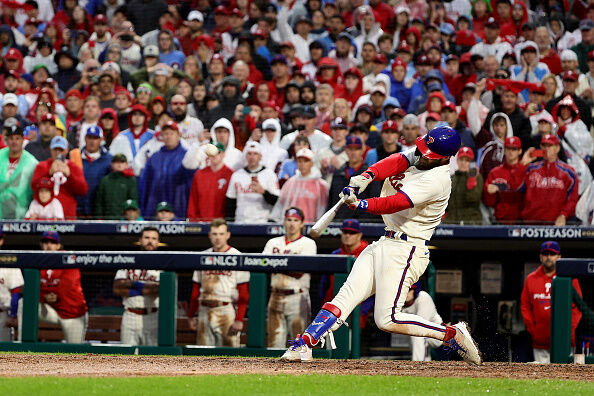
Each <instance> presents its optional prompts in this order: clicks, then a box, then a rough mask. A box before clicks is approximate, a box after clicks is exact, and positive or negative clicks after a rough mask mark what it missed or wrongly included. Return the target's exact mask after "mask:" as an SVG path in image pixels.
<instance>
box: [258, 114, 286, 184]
mask: <svg viewBox="0 0 594 396" xmlns="http://www.w3.org/2000/svg"><path fill="white" fill-rule="evenodd" d="M264 123H266V124H271V125H272V126H274V128H275V130H276V132H275V133H274V138H273V139H272V142H269V141H268V139H267V138H266V134H265V133H264V132H263V133H262V135H263V136H262V138H261V139H260V148H261V149H262V161H261V163H262V165H264V166H265V167H266V168H268V169H271V170H272V171H273V172H276V169H277V166H278V165H279V164H281V163H282V162H283V161H284V160H286V159H287V158H288V157H289V153H287V150H284V149H282V148H281V147H280V146H279V143H280V139H281V125H280V122H279V121H278V120H276V119H272V118H270V119H267V120H264V122H263V123H262V126H263V127H264ZM266 126H267V127H269V126H268V125H266ZM250 140H251V139H250Z"/></svg>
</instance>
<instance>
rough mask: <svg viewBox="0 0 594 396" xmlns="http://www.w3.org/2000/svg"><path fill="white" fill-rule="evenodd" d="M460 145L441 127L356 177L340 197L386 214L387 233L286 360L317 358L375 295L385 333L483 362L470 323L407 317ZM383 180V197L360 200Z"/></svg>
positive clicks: (357, 264) (361, 208)
mask: <svg viewBox="0 0 594 396" xmlns="http://www.w3.org/2000/svg"><path fill="white" fill-rule="evenodd" d="M459 148H460V136H459V135H458V133H457V132H456V131H455V130H454V129H453V128H450V127H448V126H439V127H436V128H434V129H433V130H431V131H430V132H429V133H428V134H427V135H425V136H423V137H419V138H417V140H416V149H411V150H408V151H406V152H403V153H398V154H393V155H391V156H389V157H387V158H385V159H384V160H382V161H380V162H378V163H376V164H375V165H373V166H371V167H370V168H369V169H368V170H367V171H365V172H364V173H363V174H361V175H359V176H355V177H352V178H351V179H350V182H349V186H348V187H347V188H345V189H344V190H343V192H342V193H341V196H346V200H345V203H347V204H348V205H349V207H350V208H351V209H354V210H359V211H365V212H370V213H374V214H379V215H382V218H383V220H384V223H385V224H386V231H385V234H384V236H383V237H382V238H380V240H379V241H377V242H374V243H373V244H371V245H370V246H368V247H367V248H366V249H365V250H364V251H363V252H362V253H361V255H360V256H359V257H358V258H357V260H356V261H355V264H354V266H353V269H352V271H351V273H350V274H349V276H348V278H347V281H346V282H345V284H344V285H343V286H342V288H341V289H340V291H339V292H338V294H337V295H336V297H334V299H333V300H332V301H331V302H329V303H326V304H324V305H323V306H322V309H321V310H320V312H319V313H318V315H317V316H316V318H315V319H314V321H313V322H312V323H311V324H310V325H309V327H308V328H307V329H306V330H305V332H304V333H303V334H302V335H297V338H296V339H295V340H294V341H292V346H291V347H290V348H289V349H288V350H287V352H285V354H284V355H283V357H282V359H283V360H302V361H310V360H312V354H311V347H313V346H315V345H317V344H318V343H319V341H320V340H321V339H323V337H324V336H325V335H327V334H330V335H331V332H332V331H334V330H336V329H338V328H339V327H340V325H341V324H342V323H344V321H345V320H346V318H347V317H348V316H349V315H350V314H351V312H352V310H353V309H354V307H355V306H356V305H357V304H359V303H360V302H361V301H364V300H365V299H367V298H368V297H369V296H371V295H373V294H375V310H374V318H375V322H376V324H377V326H378V328H379V329H381V330H383V331H386V332H391V333H399V334H406V335H411V336H417V337H428V338H434V339H436V340H440V341H443V343H444V345H445V346H446V347H449V348H451V349H453V350H456V351H457V352H458V354H460V356H462V358H464V360H465V361H467V362H470V363H474V364H477V365H478V364H481V357H480V352H479V350H478V348H477V346H476V344H475V343H474V341H473V339H472V337H471V336H470V331H469V329H468V326H467V325H466V323H464V322H460V323H458V324H456V325H455V326H444V325H441V324H436V323H433V322H431V321H429V320H426V319H424V318H422V317H420V316H418V315H414V314H407V313H404V312H402V308H403V306H404V302H405V301H406V297H407V294H408V290H409V288H410V287H411V285H412V284H413V283H415V282H416V281H417V280H418V279H419V277H420V276H421V275H422V274H423V272H425V269H426V268H427V265H428V264H429V249H428V244H429V240H430V239H431V236H432V235H433V231H434V230H435V227H437V225H438V224H439V223H440V221H441V218H442V216H443V215H444V213H445V209H446V207H447V204H448V199H449V196H450V192H451V180H450V175H449V161H450V157H451V156H453V155H455V154H456V153H457V152H458V149H459ZM384 179H385V182H384V185H383V188H382V191H381V194H380V197H378V198H370V199H363V200H360V199H359V198H357V196H356V194H355V192H358V193H360V192H362V191H363V190H365V188H366V187H367V186H368V185H369V183H371V181H373V180H384Z"/></svg>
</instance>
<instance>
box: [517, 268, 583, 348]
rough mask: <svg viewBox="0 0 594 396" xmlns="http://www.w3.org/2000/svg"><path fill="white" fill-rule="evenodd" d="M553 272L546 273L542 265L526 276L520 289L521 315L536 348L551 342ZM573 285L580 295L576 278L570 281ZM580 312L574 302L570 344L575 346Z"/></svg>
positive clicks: (548, 346) (548, 344)
mask: <svg viewBox="0 0 594 396" xmlns="http://www.w3.org/2000/svg"><path fill="white" fill-rule="evenodd" d="M554 277H555V273H553V274H552V275H550V276H549V275H546V274H545V273H544V271H543V269H542V265H541V266H540V267H538V269H537V270H536V271H534V272H532V273H531V274H529V275H528V276H527V277H526V282H524V289H523V290H522V317H523V318H524V324H526V330H528V332H529V333H530V335H531V336H532V346H533V347H534V348H538V349H549V348H550V344H551V284H552V282H553V278H554ZM572 284H573V287H574V288H575V290H576V291H577V292H578V294H579V295H580V296H581V295H582V289H581V288H580V284H579V283H578V280H577V279H574V280H573V281H572ZM581 318H582V313H581V312H580V311H579V310H578V309H577V307H576V306H575V304H572V307H571V345H572V346H575V328H576V327H577V325H578V323H579V322H580V319H581Z"/></svg>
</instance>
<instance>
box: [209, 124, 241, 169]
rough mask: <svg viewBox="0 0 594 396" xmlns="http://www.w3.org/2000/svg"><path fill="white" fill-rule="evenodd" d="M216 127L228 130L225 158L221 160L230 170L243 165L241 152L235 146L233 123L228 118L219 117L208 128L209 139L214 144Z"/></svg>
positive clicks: (215, 141)
mask: <svg viewBox="0 0 594 396" xmlns="http://www.w3.org/2000/svg"><path fill="white" fill-rule="evenodd" d="M217 128H226V129H227V130H229V142H227V146H226V147H225V158H224V160H223V162H224V163H225V165H227V167H229V168H230V169H231V170H233V171H236V170H238V169H240V168H241V167H243V165H244V160H243V153H242V152H241V151H239V150H238V149H236V148H235V133H234V131H233V125H232V124H231V121H229V120H228V119H226V118H219V119H218V120H217V121H216V122H215V123H214V124H213V125H212V127H211V128H210V139H211V140H212V142H213V143H214V144H216V143H217V137H216V133H215V130H216V129H217Z"/></svg>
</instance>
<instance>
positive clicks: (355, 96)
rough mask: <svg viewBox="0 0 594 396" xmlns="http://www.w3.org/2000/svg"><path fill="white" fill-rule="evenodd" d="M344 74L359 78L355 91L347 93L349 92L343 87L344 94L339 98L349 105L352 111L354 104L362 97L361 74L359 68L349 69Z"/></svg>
mask: <svg viewBox="0 0 594 396" xmlns="http://www.w3.org/2000/svg"><path fill="white" fill-rule="evenodd" d="M345 74H354V75H356V76H357V77H359V81H357V86H356V87H355V90H354V91H353V92H349V90H348V89H347V88H346V86H345V88H344V92H343V94H342V96H340V97H341V98H343V99H345V100H346V101H347V102H348V103H349V106H350V107H351V109H352V108H353V106H354V105H355V103H357V100H359V98H360V97H361V96H362V95H363V73H361V70H359V68H357V67H351V68H350V69H349V70H347V71H346V73H345Z"/></svg>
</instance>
